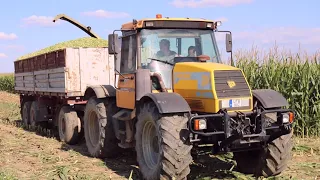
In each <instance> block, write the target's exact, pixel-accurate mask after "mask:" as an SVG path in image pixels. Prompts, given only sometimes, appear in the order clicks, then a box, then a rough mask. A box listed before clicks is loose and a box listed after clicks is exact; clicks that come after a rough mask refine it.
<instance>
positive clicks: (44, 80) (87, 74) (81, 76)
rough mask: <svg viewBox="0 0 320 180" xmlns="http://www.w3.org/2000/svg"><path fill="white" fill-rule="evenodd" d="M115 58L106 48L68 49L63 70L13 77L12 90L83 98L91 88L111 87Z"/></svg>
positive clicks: (19, 74) (60, 68)
mask: <svg viewBox="0 0 320 180" xmlns="http://www.w3.org/2000/svg"><path fill="white" fill-rule="evenodd" d="M114 75H115V74H114V58H113V56H112V55H111V56H110V55H109V54H108V49H107V48H67V49H66V51H65V67H59V68H53V69H46V70H40V71H33V72H27V73H16V74H15V90H17V91H23V92H28V93H31V94H32V93H34V92H35V93H40V94H41V93H45V94H48V93H61V94H67V95H68V96H83V95H84V93H85V90H86V88H87V87H88V86H90V85H109V84H110V85H114V82H115V76H114Z"/></svg>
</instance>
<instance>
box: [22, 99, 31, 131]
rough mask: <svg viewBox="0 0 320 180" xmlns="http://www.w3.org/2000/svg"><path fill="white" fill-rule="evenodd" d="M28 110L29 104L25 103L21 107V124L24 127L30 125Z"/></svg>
mask: <svg viewBox="0 0 320 180" xmlns="http://www.w3.org/2000/svg"><path fill="white" fill-rule="evenodd" d="M30 108H31V102H30V101H26V102H24V103H23V105H22V115H21V116H22V122H23V124H24V126H28V125H29V124H30Z"/></svg>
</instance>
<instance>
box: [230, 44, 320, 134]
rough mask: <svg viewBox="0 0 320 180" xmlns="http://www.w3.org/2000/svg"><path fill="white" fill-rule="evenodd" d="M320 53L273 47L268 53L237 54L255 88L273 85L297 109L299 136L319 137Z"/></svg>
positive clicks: (256, 51) (240, 66)
mask: <svg viewBox="0 0 320 180" xmlns="http://www.w3.org/2000/svg"><path fill="white" fill-rule="evenodd" d="M317 57H318V54H315V55H313V56H312V57H310V56H308V55H307V54H304V55H303V54H302V53H297V54H293V53H287V52H279V51H278V49H276V48H275V49H274V50H270V51H269V52H267V53H266V54H265V55H263V53H262V52H259V51H258V50H257V49H254V48H253V49H252V50H251V51H247V52H245V53H244V51H239V52H237V53H236V55H235V59H236V61H237V65H236V66H237V67H239V68H241V69H242V70H243V72H244V74H245V76H246V77H247V79H248V82H249V84H250V86H251V87H252V89H262V88H270V89H273V90H276V91H279V92H280V93H282V94H283V95H284V96H285V97H286V98H287V100H288V102H289V108H291V109H293V110H295V111H296V121H295V124H294V132H295V134H296V135H298V136H307V137H309V136H319V132H320V94H319V93H320V91H319V90H320V65H319V62H318V60H317Z"/></svg>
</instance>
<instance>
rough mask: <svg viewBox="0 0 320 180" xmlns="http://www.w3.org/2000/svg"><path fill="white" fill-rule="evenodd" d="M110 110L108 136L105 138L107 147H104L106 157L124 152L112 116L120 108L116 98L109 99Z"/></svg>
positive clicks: (107, 126) (116, 155) (108, 114)
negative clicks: (119, 144)
mask: <svg viewBox="0 0 320 180" xmlns="http://www.w3.org/2000/svg"><path fill="white" fill-rule="evenodd" d="M107 107H108V111H107V125H106V131H105V132H106V136H105V139H104V144H105V146H106V147H107V148H105V149H104V154H105V155H104V157H107V158H116V157H118V155H119V154H121V153H122V152H123V150H124V149H123V148H120V147H119V146H118V143H119V140H118V139H117V137H116V134H115V132H114V128H113V123H112V116H113V115H115V114H116V113H117V112H118V111H119V108H118V107H117V104H116V101H115V100H114V99H109V100H108V106H107Z"/></svg>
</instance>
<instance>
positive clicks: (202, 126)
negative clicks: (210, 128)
mask: <svg viewBox="0 0 320 180" xmlns="http://www.w3.org/2000/svg"><path fill="white" fill-rule="evenodd" d="M199 129H200V130H202V129H207V121H206V120H204V119H200V120H199Z"/></svg>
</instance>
